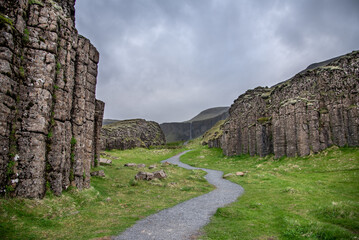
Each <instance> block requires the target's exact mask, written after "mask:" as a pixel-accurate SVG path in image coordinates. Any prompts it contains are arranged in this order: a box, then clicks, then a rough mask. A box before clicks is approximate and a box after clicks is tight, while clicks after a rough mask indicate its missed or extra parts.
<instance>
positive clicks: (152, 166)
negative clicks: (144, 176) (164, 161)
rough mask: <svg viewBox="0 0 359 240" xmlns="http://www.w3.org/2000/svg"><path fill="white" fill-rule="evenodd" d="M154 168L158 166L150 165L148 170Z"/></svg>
mask: <svg viewBox="0 0 359 240" xmlns="http://www.w3.org/2000/svg"><path fill="white" fill-rule="evenodd" d="M153 168H157V165H156V164H154V165H150V166H149V167H148V169H153Z"/></svg>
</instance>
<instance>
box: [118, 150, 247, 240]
mask: <svg viewBox="0 0 359 240" xmlns="http://www.w3.org/2000/svg"><path fill="white" fill-rule="evenodd" d="M187 152H188V151H186V152H183V153H181V154H179V155H176V156H174V157H172V158H169V159H167V160H164V161H162V162H166V161H167V162H170V163H173V164H177V165H178V166H180V167H183V168H186V169H202V170H204V171H206V172H207V173H208V174H207V175H206V176H205V178H206V179H207V181H208V182H209V183H211V184H213V185H214V186H216V189H215V190H213V191H212V192H210V193H207V194H205V195H202V196H199V197H196V198H192V199H190V200H188V201H186V202H183V203H180V204H178V205H176V206H174V207H172V208H168V209H165V210H162V211H160V212H158V213H156V214H153V215H151V216H149V217H147V218H145V219H142V220H140V221H138V222H137V223H136V224H135V225H134V226H132V227H131V228H128V229H127V230H126V231H124V232H123V233H122V234H121V235H119V236H117V237H115V238H114V239H115V240H120V239H126V240H132V239H133V240H142V239H143V240H147V239H155V240H170V239H176V240H181V239H183V240H184V239H190V238H191V236H193V235H196V234H197V233H198V231H199V230H200V228H202V227H203V226H205V225H206V224H208V223H209V220H210V217H211V216H212V215H213V214H214V213H215V212H216V210H217V209H218V208H219V207H223V206H225V205H227V204H229V203H231V202H234V201H236V199H237V198H238V197H239V196H240V195H241V194H242V193H243V188H242V187H241V186H239V185H238V184H235V183H232V182H230V181H228V180H225V179H223V178H222V175H223V172H221V171H216V170H210V169H205V168H195V167H191V166H189V165H187V164H184V163H182V162H180V161H179V158H180V156H181V155H183V154H185V153H187Z"/></svg>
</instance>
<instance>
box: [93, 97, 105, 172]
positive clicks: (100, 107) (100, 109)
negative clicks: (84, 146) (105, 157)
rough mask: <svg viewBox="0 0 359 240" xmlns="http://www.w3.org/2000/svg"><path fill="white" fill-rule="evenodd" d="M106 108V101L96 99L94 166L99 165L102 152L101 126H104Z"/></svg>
mask: <svg viewBox="0 0 359 240" xmlns="http://www.w3.org/2000/svg"><path fill="white" fill-rule="evenodd" d="M104 109H105V103H104V102H102V101H100V100H96V107H95V124H94V128H95V129H94V140H93V141H94V144H93V146H94V153H95V158H94V161H93V163H92V166H95V167H96V166H98V160H99V158H100V152H101V148H102V143H101V128H102V119H103V113H104Z"/></svg>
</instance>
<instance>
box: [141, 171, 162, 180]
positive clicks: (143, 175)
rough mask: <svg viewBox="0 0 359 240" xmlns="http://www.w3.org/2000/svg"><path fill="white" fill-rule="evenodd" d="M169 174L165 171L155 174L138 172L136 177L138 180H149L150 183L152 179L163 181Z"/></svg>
mask: <svg viewBox="0 0 359 240" xmlns="http://www.w3.org/2000/svg"><path fill="white" fill-rule="evenodd" d="M166 177H167V174H166V173H165V171H163V170H160V171H156V172H154V173H150V172H138V173H137V174H136V176H135V179H136V180H147V181H150V180H152V179H156V178H157V179H162V178H166Z"/></svg>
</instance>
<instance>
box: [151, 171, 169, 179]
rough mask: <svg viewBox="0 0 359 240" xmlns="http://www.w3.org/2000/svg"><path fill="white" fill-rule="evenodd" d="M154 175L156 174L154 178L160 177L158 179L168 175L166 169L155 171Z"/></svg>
mask: <svg viewBox="0 0 359 240" xmlns="http://www.w3.org/2000/svg"><path fill="white" fill-rule="evenodd" d="M153 175H154V178H158V179H162V178H166V177H167V175H166V173H165V171H163V170H162V169H161V170H159V171H156V172H154V173H153Z"/></svg>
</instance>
